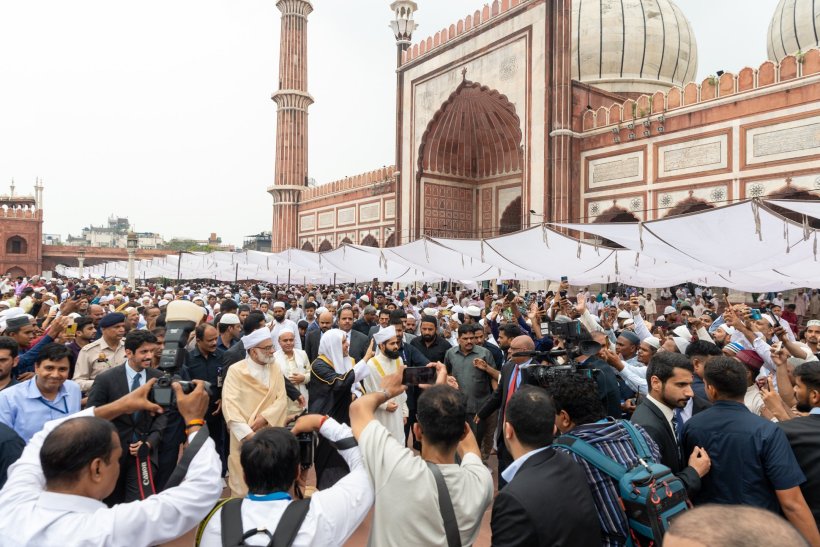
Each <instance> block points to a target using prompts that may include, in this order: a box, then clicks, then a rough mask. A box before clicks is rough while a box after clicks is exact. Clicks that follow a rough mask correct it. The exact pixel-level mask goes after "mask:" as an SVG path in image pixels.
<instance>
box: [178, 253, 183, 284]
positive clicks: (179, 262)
mask: <svg viewBox="0 0 820 547" xmlns="http://www.w3.org/2000/svg"><path fill="white" fill-rule="evenodd" d="M181 271H182V251H180V252H179V255H178V256H177V283H179V274H180V272H181Z"/></svg>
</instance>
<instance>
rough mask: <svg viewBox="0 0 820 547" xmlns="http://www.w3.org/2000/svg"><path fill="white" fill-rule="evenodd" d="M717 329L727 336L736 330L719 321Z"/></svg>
mask: <svg viewBox="0 0 820 547" xmlns="http://www.w3.org/2000/svg"><path fill="white" fill-rule="evenodd" d="M817 325H818V326H820V321H818V322H817ZM718 329H721V330H722V331H723V332H725V333H726V334H728V335H729V336H732V335H733V334H734V333H735V332H736V329H735V328H734V327H730V326H729V325H727V324H726V323H721V324H720V325H718V327H717V329H715V330H718Z"/></svg>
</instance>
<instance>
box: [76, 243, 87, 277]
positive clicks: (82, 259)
mask: <svg viewBox="0 0 820 547" xmlns="http://www.w3.org/2000/svg"><path fill="white" fill-rule="evenodd" d="M77 262H78V263H79V264H80V267H79V268H78V270H77V277H79V278H80V279H82V278H83V265H85V249H83V248H82V247H80V248H79V249H77Z"/></svg>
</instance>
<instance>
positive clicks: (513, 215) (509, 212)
mask: <svg viewBox="0 0 820 547" xmlns="http://www.w3.org/2000/svg"><path fill="white" fill-rule="evenodd" d="M520 229H521V196H519V197H517V198H515V199H514V200H512V202H510V204H509V205H507V208H506V209H504V212H503V213H502V214H501V220H500V221H499V223H498V233H499V234H509V233H512V232H517V231H518V230H520Z"/></svg>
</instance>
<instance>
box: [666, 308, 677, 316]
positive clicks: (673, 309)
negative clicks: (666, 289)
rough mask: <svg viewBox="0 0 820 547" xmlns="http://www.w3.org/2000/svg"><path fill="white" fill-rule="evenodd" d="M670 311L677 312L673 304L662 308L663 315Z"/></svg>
mask: <svg viewBox="0 0 820 547" xmlns="http://www.w3.org/2000/svg"><path fill="white" fill-rule="evenodd" d="M670 313H678V310H676V309H675V306H666V307H665V308H664V309H663V314H664V315H669V314H670Z"/></svg>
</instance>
